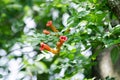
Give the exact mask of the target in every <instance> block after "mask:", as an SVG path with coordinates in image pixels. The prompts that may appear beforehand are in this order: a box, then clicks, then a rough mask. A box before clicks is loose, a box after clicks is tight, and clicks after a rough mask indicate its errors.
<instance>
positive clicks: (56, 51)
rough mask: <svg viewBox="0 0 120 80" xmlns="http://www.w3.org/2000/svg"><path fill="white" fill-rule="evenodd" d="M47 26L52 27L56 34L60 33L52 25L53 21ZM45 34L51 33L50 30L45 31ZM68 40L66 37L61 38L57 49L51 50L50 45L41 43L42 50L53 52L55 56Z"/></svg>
mask: <svg viewBox="0 0 120 80" xmlns="http://www.w3.org/2000/svg"><path fill="white" fill-rule="evenodd" d="M46 26H48V27H50V28H51V29H52V30H53V31H54V32H58V30H57V29H56V28H55V26H54V25H53V24H52V21H48V22H47V24H46ZM43 33H44V34H46V35H48V34H50V32H49V31H48V30H43ZM66 40H67V37H66V36H60V37H59V41H58V42H57V44H56V49H53V48H51V47H50V46H49V45H47V44H45V43H43V42H41V43H40V50H41V51H42V50H47V51H50V52H52V53H53V54H58V53H59V52H60V48H61V46H62V45H63V43H64V42H65V41H66Z"/></svg>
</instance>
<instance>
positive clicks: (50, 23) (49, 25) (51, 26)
mask: <svg viewBox="0 0 120 80" xmlns="http://www.w3.org/2000/svg"><path fill="white" fill-rule="evenodd" d="M46 26H48V27H50V28H51V29H52V30H53V31H54V32H58V30H57V29H56V28H55V26H54V25H53V24H52V21H48V22H47V24H46Z"/></svg>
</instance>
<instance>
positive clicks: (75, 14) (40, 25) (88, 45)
mask: <svg viewBox="0 0 120 80" xmlns="http://www.w3.org/2000/svg"><path fill="white" fill-rule="evenodd" d="M103 1H104V0H103ZM0 8H1V10H0V27H1V28H0V48H1V49H4V51H6V53H7V54H4V55H2V54H1V53H0V58H1V59H0V61H2V60H3V59H4V58H5V60H6V63H4V64H1V65H0V67H1V68H0V69H2V70H3V71H6V72H7V73H6V74H1V73H0V78H2V79H7V78H6V77H5V76H7V77H8V78H9V76H11V73H12V72H14V70H11V69H10V68H11V67H10V65H7V64H12V62H14V63H15V62H17V63H15V65H18V67H17V69H18V74H19V75H20V74H22V75H23V76H22V77H18V79H25V78H26V76H27V79H28V80H29V79H33V80H36V78H37V79H38V80H75V79H76V80H77V79H78V80H82V79H83V80H93V79H94V76H91V74H92V73H91V72H92V71H91V70H92V69H91V67H92V66H93V65H95V63H93V62H92V60H95V59H96V56H97V55H98V53H97V52H95V51H93V52H91V51H92V49H96V48H97V47H98V46H100V50H101V49H103V48H108V47H111V46H113V45H116V44H118V43H119V41H120V37H119V30H120V25H116V26H112V25H111V20H112V19H111V17H110V15H111V14H112V13H111V14H110V11H109V10H108V7H107V6H106V2H105V1H104V2H100V1H98V0H1V1H0ZM66 16H69V17H68V18H66ZM115 19H116V18H115ZM49 20H52V21H53V24H54V25H55V26H56V28H57V29H58V30H59V32H52V31H51V29H50V28H49V27H46V23H47V21H49ZM43 29H47V30H49V31H50V32H51V33H50V34H49V35H45V34H43V33H42V31H43ZM56 34H58V35H59V36H60V35H65V36H67V37H68V40H67V41H66V42H65V43H64V44H63V46H62V48H61V51H60V53H59V55H53V54H52V53H50V52H48V51H40V50H39V47H40V46H39V44H40V43H41V42H44V43H47V44H48V45H49V46H50V47H52V48H55V47H56V43H57V41H59V36H56ZM16 45H17V48H16ZM14 46H15V47H14ZM13 47H14V48H13ZM100 50H98V51H100ZM15 51H16V52H15ZM118 52H119V48H118V47H117V48H114V49H113V50H112V51H111V53H112V54H111V58H112V61H113V63H114V62H116V60H117V58H118V54H117V53H118ZM92 53H93V54H94V55H92ZM1 63H2V62H1ZM16 71H17V70H16ZM15 75H16V74H15ZM1 76H2V77H1ZM14 79H17V78H16V77H14Z"/></svg>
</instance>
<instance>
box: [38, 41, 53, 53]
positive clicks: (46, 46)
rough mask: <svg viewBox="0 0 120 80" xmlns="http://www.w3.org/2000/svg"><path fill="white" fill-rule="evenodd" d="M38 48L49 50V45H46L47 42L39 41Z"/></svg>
mask: <svg viewBox="0 0 120 80" xmlns="http://www.w3.org/2000/svg"><path fill="white" fill-rule="evenodd" d="M40 50H48V51H50V50H51V48H50V46H48V45H47V44H45V43H43V42H42V43H40Z"/></svg>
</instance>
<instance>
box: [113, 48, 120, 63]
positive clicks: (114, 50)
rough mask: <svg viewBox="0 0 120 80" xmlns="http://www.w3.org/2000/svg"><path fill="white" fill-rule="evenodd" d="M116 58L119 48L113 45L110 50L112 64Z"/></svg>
mask: <svg viewBox="0 0 120 80" xmlns="http://www.w3.org/2000/svg"><path fill="white" fill-rule="evenodd" d="M118 58H119V48H118V47H114V48H113V49H112V50H111V59H112V62H113V64H115V62H116V61H117V60H118Z"/></svg>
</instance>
